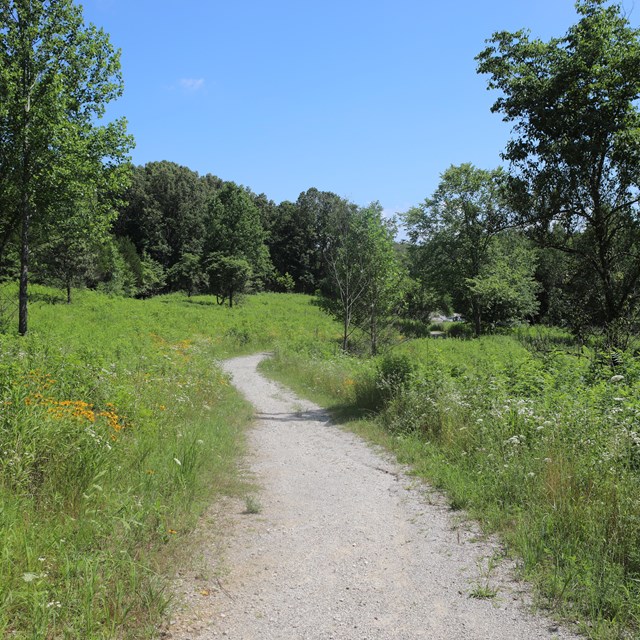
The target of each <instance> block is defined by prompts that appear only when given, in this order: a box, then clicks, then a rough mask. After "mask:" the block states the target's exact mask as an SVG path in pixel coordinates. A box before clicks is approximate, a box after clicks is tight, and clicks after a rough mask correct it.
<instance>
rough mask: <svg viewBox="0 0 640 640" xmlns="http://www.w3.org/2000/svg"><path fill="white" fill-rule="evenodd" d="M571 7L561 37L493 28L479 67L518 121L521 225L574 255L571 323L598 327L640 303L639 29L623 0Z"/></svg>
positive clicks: (508, 154)
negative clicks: (572, 16) (572, 20)
mask: <svg viewBox="0 0 640 640" xmlns="http://www.w3.org/2000/svg"><path fill="white" fill-rule="evenodd" d="M576 9H577V13H578V17H579V20H578V22H577V23H576V24H575V25H573V26H571V27H570V28H569V29H568V30H567V32H566V34H565V35H564V36H562V37H559V38H553V39H551V40H549V41H548V42H543V41H541V40H538V39H531V38H530V37H529V34H528V32H527V31H525V30H521V31H517V32H514V33H509V32H504V31H503V32H498V33H495V34H494V35H493V37H492V38H491V40H490V41H489V42H490V44H489V46H488V47H487V48H486V49H485V50H484V51H482V52H481V53H480V54H479V55H478V56H477V60H478V71H479V72H480V73H486V74H488V75H489V80H488V86H489V88H490V89H497V90H499V91H500V92H501V95H500V97H499V98H498V99H497V100H496V102H495V103H494V105H493V107H492V111H494V112H499V113H502V114H503V119H504V120H505V121H508V122H512V123H514V129H513V138H512V140H511V141H510V142H509V143H508V145H507V148H506V151H505V153H504V157H505V159H507V160H509V161H510V162H511V173H512V176H513V179H512V184H511V187H512V196H513V198H512V200H513V202H514V204H515V206H516V207H517V208H518V210H519V211H520V217H521V222H522V223H523V224H524V225H526V228H527V229H528V230H529V231H530V232H532V233H533V234H534V235H535V236H536V237H537V238H538V239H539V240H540V241H541V242H543V243H544V244H545V245H547V246H550V247H554V248H556V249H558V250H560V251H562V252H565V253H566V254H567V256H568V261H569V263H570V266H571V271H572V275H573V277H572V282H571V283H570V286H569V287H567V293H568V294H569V296H570V298H571V299H572V301H573V304H574V305H575V306H576V307H577V308H578V309H579V310H580V312H581V313H580V314H578V316H577V318H576V320H577V321H578V322H579V323H580V324H584V323H585V321H586V323H589V324H595V325H603V324H608V323H610V322H613V321H614V320H616V319H618V318H622V317H625V315H628V314H629V312H630V311H631V310H632V309H633V308H635V306H636V304H637V302H638V300H639V299H640V286H639V281H640V259H639V258H640V256H639V251H640V249H639V247H640V242H639V239H640V224H639V222H638V199H637V190H638V186H639V185H640V162H639V160H640V137H639V136H638V133H637V132H638V129H639V126H640V111H639V109H638V98H639V97H640V77H639V76H638V73H637V69H638V65H639V64H640V37H639V36H640V31H639V30H637V29H634V28H632V27H631V26H630V24H629V21H628V19H627V17H626V16H625V13H624V9H623V8H622V6H621V5H619V4H606V3H605V2H604V1H603V0H579V1H578V2H577V3H576ZM581 316H582V317H581Z"/></svg>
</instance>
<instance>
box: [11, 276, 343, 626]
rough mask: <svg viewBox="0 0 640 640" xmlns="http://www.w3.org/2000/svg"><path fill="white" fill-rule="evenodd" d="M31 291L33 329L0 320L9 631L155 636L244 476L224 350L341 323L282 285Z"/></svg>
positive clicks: (327, 333) (323, 332) (237, 406)
mask: <svg viewBox="0 0 640 640" xmlns="http://www.w3.org/2000/svg"><path fill="white" fill-rule="evenodd" d="M31 300H32V302H31V306H30V312H31V327H32V329H31V330H30V332H29V334H28V335H27V336H26V337H23V338H18V337H14V336H13V335H10V334H9V333H7V334H5V335H0V389H1V396H0V403H1V410H0V493H1V494H2V495H1V498H0V553H1V556H2V562H1V563H0V636H2V637H12V638H88V639H89V638H90V639H94V638H114V637H127V638H129V637H130V638H143V637H153V629H154V627H155V626H156V624H157V623H158V621H159V620H161V619H162V616H163V615H165V614H166V610H167V605H168V599H169V596H168V593H167V576H168V575H170V573H171V571H172V563H174V562H175V558H176V557H179V554H180V553H183V552H184V550H183V549H182V545H183V544H184V541H185V539H186V534H188V533H189V532H190V531H191V530H192V529H193V527H194V524H195V523H196V521H197V518H198V516H199V515H200V514H201V513H202V511H203V510H204V508H205V507H206V506H207V505H208V504H210V503H211V501H212V500H213V499H215V497H216V496H219V495H224V494H233V495H238V494H242V492H243V491H245V488H244V487H243V483H242V478H240V477H239V476H238V473H237V471H236V461H237V459H238V456H239V455H240V454H241V452H242V450H243V432H244V429H245V427H246V426H247V424H248V423H249V422H250V419H251V415H252V414H251V410H250V408H249V407H248V406H247V405H246V403H245V402H244V401H243V400H242V399H241V398H240V397H239V395H238V394H237V393H236V392H235V391H234V389H233V387H232V386H231V385H230V384H229V380H228V379H227V377H226V376H225V375H223V374H222V372H221V371H220V369H219V367H218V365H217V363H218V362H219V360H220V359H221V358H226V357H229V356H233V355H238V354H241V353H248V352H255V351H259V350H263V349H268V348H270V346H271V345H272V344H274V342H275V341H277V340H279V339H282V337H283V336H284V335H289V334H292V333H294V332H295V333H297V334H301V333H304V332H307V333H308V334H309V336H308V338H309V339H314V340H315V339H318V340H319V341H323V342H324V341H327V340H331V339H332V337H333V334H334V333H335V334H336V335H337V333H336V331H335V329H334V327H333V325H332V323H331V321H329V320H328V319H327V318H325V317H324V316H323V315H322V314H321V313H320V312H319V311H318V310H317V309H316V308H315V307H313V306H311V305H310V304H309V300H308V299H307V298H302V297H296V296H290V295H284V294H281V295H279V294H271V295H259V296H255V297H251V298H247V300H246V303H245V304H244V305H243V306H240V307H238V308H234V309H228V308H226V307H220V306H218V305H217V304H216V303H215V299H212V298H210V297H193V298H188V297H187V296H182V295H173V296H167V297H160V298H154V299H151V300H146V301H140V300H133V299H123V298H111V297H107V296H104V295H100V294H96V293H93V292H88V291H78V292H77V293H75V296H74V303H73V304H72V305H66V304H63V298H62V297H61V296H60V295H59V293H58V292H57V291H56V290H54V289H45V288H39V287H33V288H32V292H31Z"/></svg>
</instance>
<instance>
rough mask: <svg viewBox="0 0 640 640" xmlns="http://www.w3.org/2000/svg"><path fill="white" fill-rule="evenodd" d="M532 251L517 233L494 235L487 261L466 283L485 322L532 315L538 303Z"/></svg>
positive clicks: (494, 322)
mask: <svg viewBox="0 0 640 640" xmlns="http://www.w3.org/2000/svg"><path fill="white" fill-rule="evenodd" d="M536 263H537V260H536V256H535V252H534V251H532V249H531V248H530V247H529V242H528V241H527V239H526V238H524V237H523V236H522V235H520V234H519V233H516V232H511V233H508V232H507V233H502V234H500V235H497V236H495V237H494V238H493V241H492V242H491V244H490V246H489V255H488V260H487V262H486V263H485V264H484V265H483V266H482V268H481V269H480V273H479V274H478V275H477V276H476V277H475V278H470V279H469V281H468V286H469V289H470V291H471V295H472V296H473V298H474V299H475V300H476V304H477V306H478V308H479V310H480V313H481V314H482V318H483V320H484V321H485V322H490V323H491V324H496V323H500V322H507V323H508V322H514V321H518V320H523V319H526V318H531V317H533V316H534V315H535V314H536V313H537V311H538V308H539V306H540V302H539V300H538V298H537V293H538V290H539V288H540V285H539V283H538V282H537V281H536V279H535V270H536Z"/></svg>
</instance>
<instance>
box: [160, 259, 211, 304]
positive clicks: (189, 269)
mask: <svg viewBox="0 0 640 640" xmlns="http://www.w3.org/2000/svg"><path fill="white" fill-rule="evenodd" d="M167 276H168V278H169V282H170V283H171V285H172V288H173V289H182V290H184V291H186V292H187V295H188V296H189V297H191V296H192V295H193V294H194V293H196V292H197V291H199V290H201V289H204V288H205V286H206V284H207V276H206V273H205V271H204V269H203V266H202V260H201V259H200V256H198V255H196V254H195V253H188V252H187V253H185V254H183V255H182V256H181V257H180V259H179V260H178V262H176V263H175V264H174V265H173V266H172V267H171V268H170V269H169V271H168V272H167Z"/></svg>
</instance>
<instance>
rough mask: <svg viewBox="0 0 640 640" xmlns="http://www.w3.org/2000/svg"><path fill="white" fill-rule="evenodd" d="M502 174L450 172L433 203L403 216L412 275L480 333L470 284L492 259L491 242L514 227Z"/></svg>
mask: <svg viewBox="0 0 640 640" xmlns="http://www.w3.org/2000/svg"><path fill="white" fill-rule="evenodd" d="M502 178H503V173H502V171H501V170H499V169H497V170H493V171H485V170H483V169H478V168H476V167H474V166H473V165H472V164H469V163H466V164H462V165H459V166H451V167H449V168H448V169H447V170H446V171H445V172H444V173H443V174H442V176H441V179H440V183H439V185H438V188H437V189H436V191H435V192H434V194H433V196H431V198H427V199H426V200H425V201H424V202H423V203H422V204H421V205H419V206H417V207H413V208H412V209H410V210H409V211H408V212H406V213H405V214H404V221H405V224H406V226H407V229H408V232H409V238H410V240H411V243H412V246H411V247H410V252H409V255H410V260H411V262H412V271H413V274H412V275H413V276H414V277H416V278H418V279H419V280H420V281H421V282H422V283H423V284H424V285H425V286H426V288H427V289H429V290H432V291H434V292H436V293H437V295H438V297H440V299H445V298H450V299H451V302H452V304H453V306H454V308H455V310H456V311H457V312H458V313H462V314H463V315H465V316H466V317H468V318H470V319H471V320H472V321H473V325H474V330H475V333H476V335H479V334H480V333H481V331H482V305H481V303H480V299H479V297H478V296H477V295H476V294H475V293H474V289H473V287H471V286H470V285H469V283H470V281H472V280H473V279H474V278H477V277H479V276H480V274H481V272H482V269H483V268H486V265H487V263H488V262H489V261H490V260H491V254H490V247H491V244H492V242H493V238H494V237H495V236H496V235H497V234H498V233H500V232H502V231H503V230H504V229H507V228H509V226H510V225H511V224H512V220H511V210H510V209H509V207H508V206H507V203H506V200H505V197H504V192H503V188H502Z"/></svg>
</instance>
